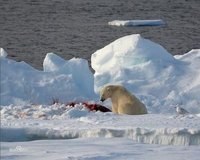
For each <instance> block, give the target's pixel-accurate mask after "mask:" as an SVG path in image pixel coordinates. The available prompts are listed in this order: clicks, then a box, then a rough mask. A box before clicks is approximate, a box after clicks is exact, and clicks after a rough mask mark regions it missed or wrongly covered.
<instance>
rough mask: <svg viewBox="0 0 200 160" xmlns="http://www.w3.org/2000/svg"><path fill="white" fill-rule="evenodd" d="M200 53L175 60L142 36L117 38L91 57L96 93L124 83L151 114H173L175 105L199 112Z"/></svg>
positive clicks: (198, 51)
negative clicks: (101, 89)
mask: <svg viewBox="0 0 200 160" xmlns="http://www.w3.org/2000/svg"><path fill="white" fill-rule="evenodd" d="M199 57H200V50H198V49H197V50H192V51H191V52H189V53H187V54H185V55H182V56H175V57H173V56H172V55H171V54H170V53H168V52H167V51H166V50H165V49H164V48H163V47H162V46H160V45H159V44H156V43H154V42H152V41H150V40H147V39H144V38H142V37H141V36H140V35H138V34H136V35H129V36H125V37H122V38H119V39H117V40H116V41H114V42H112V43H111V44H109V45H107V46H105V47H104V48H102V49H100V50H98V51H96V52H95V53H94V54H92V58H91V61H92V68H93V69H94V70H95V74H94V81H95V92H96V93H98V92H99V90H100V88H101V87H103V86H104V85H107V84H121V85H123V86H125V87H126V88H127V89H128V90H129V91H130V92H131V93H132V94H135V95H136V96H137V97H138V98H139V99H140V100H141V101H143V103H144V104H146V106H147V108H148V111H149V113H172V112H173V111H174V107H175V106H180V107H183V108H185V109H187V110H188V111H189V112H191V113H199V112H200V101H199V99H200V94H199V93H200V70H199V69H198V68H199V64H200V58H199Z"/></svg>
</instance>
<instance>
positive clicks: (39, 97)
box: [0, 51, 95, 105]
mask: <svg viewBox="0 0 200 160" xmlns="http://www.w3.org/2000/svg"><path fill="white" fill-rule="evenodd" d="M1 53H2V51H1ZM1 55H2V54H1ZM3 55H4V54H3ZM0 61H1V95H0V99H1V102H0V104H1V105H9V104H16V105H20V104H27V103H31V104H51V103H52V102H53V101H55V100H58V101H59V102H63V103H67V102H71V101H76V100H79V101H81V100H84V101H86V100H88V99H91V98H94V95H95V94H94V89H93V87H94V78H93V75H92V73H91V71H90V70H89V67H88V63H87V61H86V60H83V59H78V58H73V59H71V60H69V61H65V60H63V59H62V58H60V57H58V56H56V55H55V54H53V53H49V54H47V55H46V57H45V60H44V71H39V70H36V69H34V68H33V67H31V66H30V65H28V64H27V63H25V62H16V61H14V60H11V59H8V58H6V57H5V56H1V58H0Z"/></svg>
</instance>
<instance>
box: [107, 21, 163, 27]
mask: <svg viewBox="0 0 200 160" xmlns="http://www.w3.org/2000/svg"><path fill="white" fill-rule="evenodd" d="M108 25H111V26H127V27H137V26H163V25H166V23H165V22H164V21H163V20H162V19H154V20H114V21H110V22H108Z"/></svg>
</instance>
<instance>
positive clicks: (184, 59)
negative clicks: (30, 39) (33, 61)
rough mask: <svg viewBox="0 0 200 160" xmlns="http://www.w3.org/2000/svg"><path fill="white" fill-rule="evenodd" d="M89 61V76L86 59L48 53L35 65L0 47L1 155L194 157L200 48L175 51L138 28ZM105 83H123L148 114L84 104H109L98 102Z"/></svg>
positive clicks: (199, 130)
mask: <svg viewBox="0 0 200 160" xmlns="http://www.w3.org/2000/svg"><path fill="white" fill-rule="evenodd" d="M91 62H92V64H91V65H92V68H93V69H94V71H95V73H94V74H93V73H92V72H91V71H90V69H89V67H88V62H87V61H86V60H84V59H80V58H73V59H70V60H64V59H62V58H61V57H59V56H57V55H56V54H54V53H48V54H47V55H46V57H45V59H44V62H43V70H37V69H35V68H33V67H31V66H30V65H28V64H27V63H25V62H16V61H14V60H11V59H9V58H7V53H6V52H5V51H4V49H3V48H1V50H0V64H1V72H0V74H1V75H0V76H1V82H0V83H1V93H0V105H1V106H0V110H1V159H20V160H21V159H42V158H43V157H44V158H43V159H50V160H51V159H52V160H53V159H87V160H88V159H134V158H137V159H192V160H197V159H198V158H199V156H200V152H199V145H200V101H199V99H200V70H199V64H200V49H195V50H191V51H190V52H188V53H186V54H183V55H177V56H172V55H171V54H170V53H168V52H167V51H166V50H165V49H164V48H163V47H162V46H160V45H159V44H156V43H154V42H152V41H150V40H147V39H144V38H143V37H141V36H140V35H138V34H135V35H129V36H125V37H122V38H119V39H117V40H116V41H114V42H112V43H110V44H109V45H107V46H105V47H104V48H102V49H100V50H98V51H96V52H95V53H93V54H92V57H91ZM107 84H122V85H124V86H125V87H126V88H127V89H128V90H129V91H130V92H131V93H132V94H134V95H136V96H137V97H138V98H139V99H140V100H141V101H142V102H143V103H144V104H145V105H146V106H147V109H148V112H149V114H147V115H117V114H114V113H112V112H106V113H103V112H100V111H97V112H94V111H90V110H88V109H87V108H86V106H85V105H84V102H89V103H99V104H100V105H104V106H106V107H108V108H111V102H110V101H105V102H104V103H100V102H99V89H100V88H101V87H103V86H105V85H107ZM71 102H76V105H74V106H69V105H67V104H69V103H71ZM175 107H179V108H180V107H181V108H184V109H186V110H187V111H188V112H189V113H188V114H183V115H180V114H177V113H176V109H175Z"/></svg>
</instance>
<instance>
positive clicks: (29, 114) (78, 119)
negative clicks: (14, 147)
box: [1, 103, 200, 145]
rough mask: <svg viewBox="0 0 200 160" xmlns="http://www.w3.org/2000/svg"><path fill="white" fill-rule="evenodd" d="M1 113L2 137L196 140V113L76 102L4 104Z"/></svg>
mask: <svg viewBox="0 0 200 160" xmlns="http://www.w3.org/2000/svg"><path fill="white" fill-rule="evenodd" d="M1 116H2V121H1V134H2V139H1V140H2V141H29V140H37V139H63V138H64V139H71V138H91V137H94V138H99V137H105V138H115V137H122V138H129V139H132V140H134V141H136V142H140V143H150V144H165V145H197V144H198V145H199V144H200V117H198V116H197V115H191V114H188V115H184V116H182V115H181V116H179V115H175V114H174V115H169V114H168V115H163V114H148V115H140V116H130V115H117V114H114V113H112V112H106V113H102V112H90V111H89V110H88V109H86V108H85V107H84V106H83V105H82V104H81V103H80V104H77V105H75V106H74V107H71V106H66V105H64V104H54V105H51V106H46V105H29V106H7V107H2V109H1Z"/></svg>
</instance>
